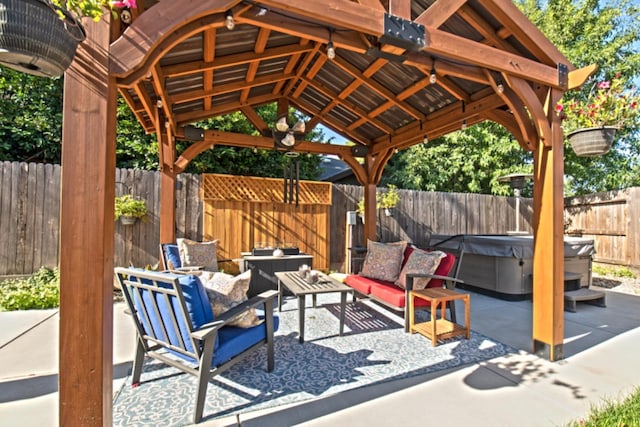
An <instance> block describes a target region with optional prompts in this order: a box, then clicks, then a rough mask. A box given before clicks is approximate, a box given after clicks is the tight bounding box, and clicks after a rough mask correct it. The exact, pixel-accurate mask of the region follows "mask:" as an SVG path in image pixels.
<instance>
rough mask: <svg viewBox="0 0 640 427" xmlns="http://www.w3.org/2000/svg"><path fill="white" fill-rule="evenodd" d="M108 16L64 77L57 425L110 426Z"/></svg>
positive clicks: (112, 145) (92, 27)
mask: <svg viewBox="0 0 640 427" xmlns="http://www.w3.org/2000/svg"><path fill="white" fill-rule="evenodd" d="M110 20H111V14H109V13H105V14H104V16H103V18H102V19H101V20H100V21H99V22H94V21H92V20H85V21H84V22H83V25H84V26H85V29H86V31H87V39H86V40H85V41H84V42H83V43H81V44H80V45H79V46H78V50H77V52H76V56H75V59H74V61H73V63H72V64H71V66H70V67H69V69H68V70H67V71H66V73H65V78H64V94H65V96H64V101H63V126H62V183H61V188H60V192H61V202H60V243H59V244H60V323H59V332H60V344H59V376H58V386H59V387H58V389H59V413H58V417H59V425H61V426H71V425H82V426H107V425H109V426H110V425H112V418H113V408H112V396H113V267H114V238H113V236H114V221H113V215H114V197H115V165H116V130H115V129H116V104H117V90H116V82H115V79H114V78H113V77H111V76H110V75H109V65H110V56H109V42H110V40H109V38H110V25H109V22H110Z"/></svg>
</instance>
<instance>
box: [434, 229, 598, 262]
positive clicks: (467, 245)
mask: <svg viewBox="0 0 640 427" xmlns="http://www.w3.org/2000/svg"><path fill="white" fill-rule="evenodd" d="M461 242H462V246H460V245H461ZM429 246H432V247H438V248H442V249H456V250H457V249H460V248H462V249H464V252H465V253H466V254H469V253H471V254H476V255H486V256H496V257H514V258H522V259H526V258H533V236H531V235H524V236H509V235H501V234H458V235H445V234H433V235H431V240H430V241H429ZM593 254H595V249H594V243H593V239H585V238H582V237H570V236H565V237H564V256H565V258H571V257H578V256H590V255H593Z"/></svg>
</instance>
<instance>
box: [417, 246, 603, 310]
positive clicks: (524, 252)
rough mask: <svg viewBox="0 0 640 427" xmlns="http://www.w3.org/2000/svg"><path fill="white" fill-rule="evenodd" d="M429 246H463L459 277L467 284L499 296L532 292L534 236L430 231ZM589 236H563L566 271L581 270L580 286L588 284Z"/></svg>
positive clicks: (520, 296)
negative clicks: (586, 237)
mask: <svg viewBox="0 0 640 427" xmlns="http://www.w3.org/2000/svg"><path fill="white" fill-rule="evenodd" d="M429 246H431V247H435V248H442V249H447V248H448V249H456V250H457V249H463V250H464V256H463V258H462V264H461V265H460V273H459V275H458V278H459V279H461V280H463V281H464V282H465V284H464V285H463V286H462V287H465V288H466V287H469V288H470V289H475V290H478V291H480V292H484V293H488V294H490V295H493V296H496V297H498V298H502V299H508V300H522V299H527V298H530V297H531V294H532V292H533V285H532V273H533V236H531V235H513V236H511V235H477V234H461V235H455V236H450V235H435V234H434V235H432V236H431V240H430V242H429ZM594 253H595V251H594V242H593V240H592V239H584V238H579V237H568V236H567V237H565V238H564V263H565V267H564V269H565V272H567V273H577V274H580V286H581V287H588V286H589V285H590V284H591V262H592V255H593V254H594Z"/></svg>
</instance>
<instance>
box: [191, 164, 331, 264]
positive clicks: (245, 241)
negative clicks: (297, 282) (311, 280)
mask: <svg viewBox="0 0 640 427" xmlns="http://www.w3.org/2000/svg"><path fill="white" fill-rule="evenodd" d="M283 191H284V184H283V180H282V179H271V178H252V177H243V176H231V175H219V174H206V175H202V199H203V209H204V218H203V238H204V239H205V240H214V239H218V240H219V241H220V243H219V252H218V256H219V257H220V258H231V259H233V258H238V257H239V256H240V253H241V252H249V251H251V249H252V248H254V247H256V246H272V247H276V246H297V247H299V248H300V250H301V251H302V252H304V253H307V254H310V255H313V266H314V268H316V269H321V270H328V269H329V249H330V245H329V242H330V239H329V219H330V214H331V212H330V211H331V184H330V183H323V182H313V181H300V193H299V205H298V206H296V205H295V203H293V204H289V203H284V202H283Z"/></svg>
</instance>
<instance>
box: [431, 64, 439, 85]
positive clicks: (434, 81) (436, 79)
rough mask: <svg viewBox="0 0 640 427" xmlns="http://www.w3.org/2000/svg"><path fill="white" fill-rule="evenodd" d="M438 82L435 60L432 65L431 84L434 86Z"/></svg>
mask: <svg viewBox="0 0 640 427" xmlns="http://www.w3.org/2000/svg"><path fill="white" fill-rule="evenodd" d="M437 81H438V76H437V75H436V61H435V59H434V60H433V64H432V65H431V74H430V75H429V83H431V84H432V85H434V84H436V82H437Z"/></svg>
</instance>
